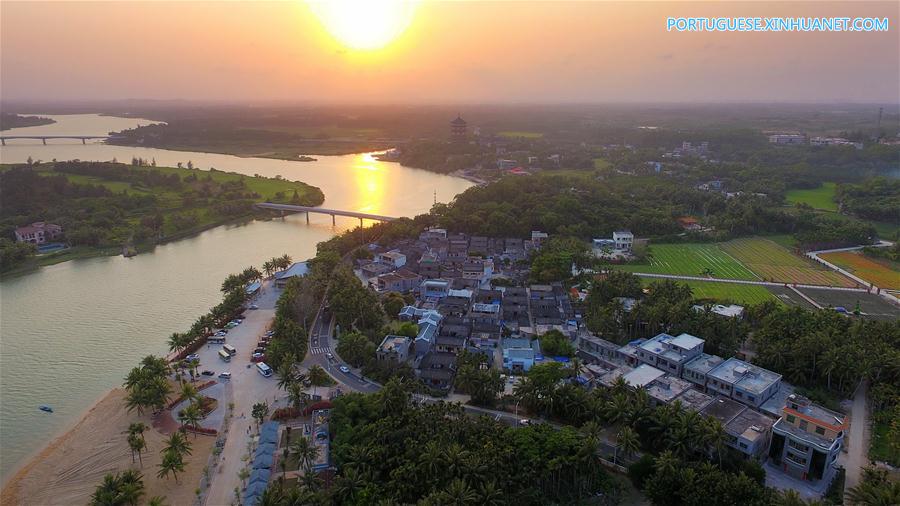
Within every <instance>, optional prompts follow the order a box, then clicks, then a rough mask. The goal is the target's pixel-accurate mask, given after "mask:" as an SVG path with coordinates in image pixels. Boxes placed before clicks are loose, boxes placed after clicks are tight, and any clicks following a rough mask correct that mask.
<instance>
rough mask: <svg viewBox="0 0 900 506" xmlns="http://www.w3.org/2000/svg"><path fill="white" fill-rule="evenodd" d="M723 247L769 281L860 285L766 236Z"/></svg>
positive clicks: (735, 242) (738, 241) (730, 243)
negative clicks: (796, 253) (798, 254)
mask: <svg viewBox="0 0 900 506" xmlns="http://www.w3.org/2000/svg"><path fill="white" fill-rule="evenodd" d="M720 247H721V248H722V250H723V251H725V252H726V253H728V254H729V255H731V256H732V257H734V258H735V259H736V260H737V261H739V262H741V263H743V264H744V265H745V266H747V267H748V268H750V270H752V271H753V272H755V273H756V274H758V275H759V276H760V277H761V278H763V279H764V280H766V281H776V282H783V283H801V284H809V285H823V286H824V285H828V286H848V287H852V286H856V283H855V282H853V281H852V280H851V279H850V278H847V277H846V276H843V275H841V274H839V273H837V272H833V271H830V270H827V269H826V268H824V267H822V266H819V265H817V264H815V263H814V262H812V261H809V260H806V259H804V258H802V257H800V256H797V255H795V254H794V253H792V252H791V251H790V250H788V249H786V248H784V247H782V246H781V245H779V244H776V243H775V242H774V241H770V240H768V239H764V238H762V237H750V238H745V239H735V240H733V241H728V242H726V243H723V244H721V245H720Z"/></svg>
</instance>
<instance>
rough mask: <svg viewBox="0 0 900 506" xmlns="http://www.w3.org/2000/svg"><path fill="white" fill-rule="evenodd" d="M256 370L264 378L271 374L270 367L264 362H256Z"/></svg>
mask: <svg viewBox="0 0 900 506" xmlns="http://www.w3.org/2000/svg"><path fill="white" fill-rule="evenodd" d="M256 370H257V371H259V373H260V374H262V375H263V376H265V377H266V378H268V377H269V376H271V375H272V368H271V367H269V366H267V365H266V363H265V362H257V363H256Z"/></svg>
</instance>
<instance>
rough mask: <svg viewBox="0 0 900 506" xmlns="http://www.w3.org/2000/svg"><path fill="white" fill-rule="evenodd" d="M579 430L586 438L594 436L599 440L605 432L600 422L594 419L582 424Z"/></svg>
mask: <svg viewBox="0 0 900 506" xmlns="http://www.w3.org/2000/svg"><path fill="white" fill-rule="evenodd" d="M579 430H580V431H581V433H582V434H583V435H584V437H586V438H594V439H598V440H599V439H600V435H601V434H603V427H601V426H600V424H599V423H597V422H596V421H594V420H588V421H587V422H584V425H582V426H581V429H579Z"/></svg>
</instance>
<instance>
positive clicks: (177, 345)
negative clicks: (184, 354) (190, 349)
mask: <svg viewBox="0 0 900 506" xmlns="http://www.w3.org/2000/svg"><path fill="white" fill-rule="evenodd" d="M168 343H169V351H171V352H175V353H177V352H179V351H181V349H182V348H183V347H184V339H183V338H182V336H181V334H179V333H178V332H173V333H172V335H171V336H169V341H168Z"/></svg>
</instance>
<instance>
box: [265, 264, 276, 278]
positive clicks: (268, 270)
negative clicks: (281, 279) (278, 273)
mask: <svg viewBox="0 0 900 506" xmlns="http://www.w3.org/2000/svg"><path fill="white" fill-rule="evenodd" d="M262 268H263V272H265V273H266V277H267V278H268V277H271V276H272V272H273V271H274V270H275V264H273V263H272V261H271V260H266V261H265V262H263V265H262Z"/></svg>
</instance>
